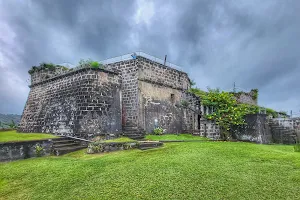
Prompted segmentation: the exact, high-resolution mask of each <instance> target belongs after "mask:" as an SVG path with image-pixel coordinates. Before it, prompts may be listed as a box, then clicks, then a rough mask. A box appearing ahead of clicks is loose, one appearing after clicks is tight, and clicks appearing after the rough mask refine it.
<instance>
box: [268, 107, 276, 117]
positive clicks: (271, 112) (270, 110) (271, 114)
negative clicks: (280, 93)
mask: <svg viewBox="0 0 300 200" xmlns="http://www.w3.org/2000/svg"><path fill="white" fill-rule="evenodd" d="M266 113H267V115H269V116H272V117H273V118H277V117H278V113H277V112H276V111H275V110H273V109H271V108H266Z"/></svg>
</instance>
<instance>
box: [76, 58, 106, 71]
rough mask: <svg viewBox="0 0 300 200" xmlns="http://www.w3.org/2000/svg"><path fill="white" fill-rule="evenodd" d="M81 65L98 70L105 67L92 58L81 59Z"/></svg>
mask: <svg viewBox="0 0 300 200" xmlns="http://www.w3.org/2000/svg"><path fill="white" fill-rule="evenodd" d="M79 65H85V66H87V67H91V68H96V69H98V68H100V69H104V66H103V65H102V64H101V63H99V62H97V61H93V60H92V59H90V58H89V59H87V60H84V59H81V60H80V61H79Z"/></svg>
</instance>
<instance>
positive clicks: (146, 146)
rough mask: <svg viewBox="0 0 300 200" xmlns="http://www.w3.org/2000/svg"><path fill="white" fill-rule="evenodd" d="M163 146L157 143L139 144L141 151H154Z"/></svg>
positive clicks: (144, 142) (146, 142)
mask: <svg viewBox="0 0 300 200" xmlns="http://www.w3.org/2000/svg"><path fill="white" fill-rule="evenodd" d="M162 145H163V143H162V142H157V141H153V142H151V141H141V142H139V149H141V150H148V149H153V148H158V147H161V146H162Z"/></svg>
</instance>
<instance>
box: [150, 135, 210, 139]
mask: <svg viewBox="0 0 300 200" xmlns="http://www.w3.org/2000/svg"><path fill="white" fill-rule="evenodd" d="M146 139H148V140H209V139H208V138H206V137H200V136H194V135H191V134H179V135H174V134H166V135H146Z"/></svg>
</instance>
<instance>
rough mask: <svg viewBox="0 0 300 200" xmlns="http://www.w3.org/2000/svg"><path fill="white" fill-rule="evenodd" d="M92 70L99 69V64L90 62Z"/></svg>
mask: <svg viewBox="0 0 300 200" xmlns="http://www.w3.org/2000/svg"><path fill="white" fill-rule="evenodd" d="M90 65H91V67H92V68H99V63H98V62H97V61H92V62H90Z"/></svg>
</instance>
